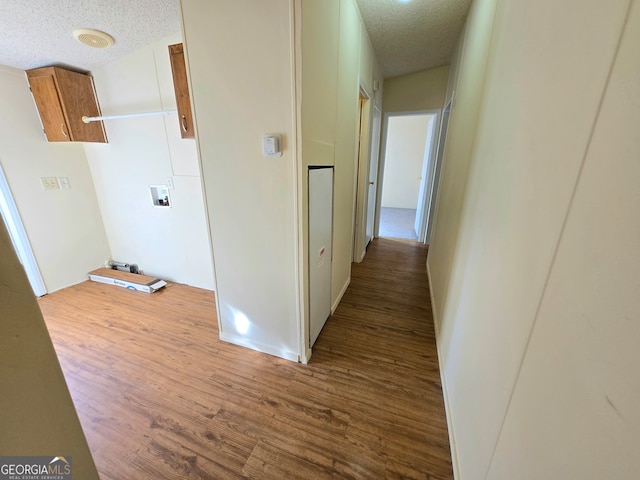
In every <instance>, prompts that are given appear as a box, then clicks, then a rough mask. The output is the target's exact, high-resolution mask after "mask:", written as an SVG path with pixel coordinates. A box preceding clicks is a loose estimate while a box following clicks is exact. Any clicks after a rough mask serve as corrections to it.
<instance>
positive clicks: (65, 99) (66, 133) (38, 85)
mask: <svg viewBox="0 0 640 480" xmlns="http://www.w3.org/2000/svg"><path fill="white" fill-rule="evenodd" d="M27 78H28V80H29V86H30V87H31V92H32V93H33V99H34V100H35V103H36V107H37V108H38V112H39V113H40V118H41V119H42V126H43V127H44V132H45V135H46V136H47V140H49V141H50V142H101V143H106V142H107V135H106V132H105V130H104V124H103V123H102V122H91V123H84V122H83V121H82V117H83V116H87V117H97V116H100V107H99V106H98V99H97V97H96V93H95V88H94V86H93V78H91V77H90V76H88V75H84V74H82V73H77V72H72V71H70V70H65V69H63V68H58V67H43V68H36V69H34V70H28V71H27Z"/></svg>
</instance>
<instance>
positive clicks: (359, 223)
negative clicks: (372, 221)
mask: <svg viewBox="0 0 640 480" xmlns="http://www.w3.org/2000/svg"><path fill="white" fill-rule="evenodd" d="M361 100H365V102H364V105H363V104H362V102H361ZM372 100H374V98H373V97H372V96H371V94H370V92H369V89H368V88H367V85H366V83H365V82H364V80H363V78H362V77H361V76H358V113H359V116H358V129H357V137H356V139H357V141H356V150H355V152H354V153H355V155H356V156H355V165H354V192H353V193H354V194H353V238H352V247H351V259H352V261H354V262H355V263H360V262H361V261H362V259H363V258H364V256H365V254H366V253H367V248H366V245H365V244H364V243H365V242H364V239H365V237H366V235H367V232H366V225H367V202H368V194H367V193H368V185H369V165H370V163H371V123H372V122H371V120H372V115H371V112H372V110H373V108H372V105H375V102H372ZM363 120H364V121H366V124H364V122H363ZM363 147H364V148H365V151H364V157H363V152H362V150H363ZM374 218H375V216H374Z"/></svg>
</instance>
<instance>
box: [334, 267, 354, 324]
mask: <svg viewBox="0 0 640 480" xmlns="http://www.w3.org/2000/svg"><path fill="white" fill-rule="evenodd" d="M350 283H351V275H349V278H347V282H346V283H345V284H344V286H343V287H342V290H340V293H339V294H338V298H337V299H336V301H335V302H333V305H331V315H333V313H334V312H335V311H336V308H338V305H340V302H341V301H342V297H344V294H345V293H346V292H347V288H349V284H350Z"/></svg>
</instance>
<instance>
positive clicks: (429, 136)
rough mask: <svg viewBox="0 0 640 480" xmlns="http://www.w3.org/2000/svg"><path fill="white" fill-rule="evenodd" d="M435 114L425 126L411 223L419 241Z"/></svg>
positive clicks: (423, 223) (425, 207) (423, 226)
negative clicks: (418, 182) (425, 131)
mask: <svg viewBox="0 0 640 480" xmlns="http://www.w3.org/2000/svg"><path fill="white" fill-rule="evenodd" d="M435 119H436V116H435V115H431V119H430V120H429V125H428V126H427V137H426V139H425V144H424V159H423V160H422V170H421V172H420V190H419V192H418V203H417V205H416V219H415V222H414V224H413V229H414V230H415V232H416V237H418V240H419V241H421V242H422V241H424V238H423V237H424V235H425V233H426V229H427V218H426V216H427V210H428V208H429V206H428V205H427V202H428V200H429V197H430V194H429V193H430V192H429V191H430V182H429V180H430V178H429V177H430V175H429V172H430V171H431V169H432V165H431V157H432V145H433V131H434V124H435V123H436V122H435Z"/></svg>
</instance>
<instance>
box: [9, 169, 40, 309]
mask: <svg viewBox="0 0 640 480" xmlns="http://www.w3.org/2000/svg"><path fill="white" fill-rule="evenodd" d="M0 214H1V216H2V218H3V219H4V223H5V225H6V227H7V231H8V232H9V237H11V242H12V243H13V246H14V248H15V250H16V253H17V255H18V258H19V259H20V263H22V266H23V267H24V270H25V272H26V274H27V278H28V279H29V283H30V284H31V288H32V289H33V293H34V294H35V296H36V297H42V296H43V295H46V294H47V288H46V287H45V284H44V280H43V279H42V275H41V274H40V269H39V268H38V263H37V262H36V257H35V255H34V254H33V250H32V249H31V243H29V238H28V237H27V232H26V230H25V229H24V225H23V224H22V219H21V218H20V213H19V212H18V206H17V205H16V202H15V200H14V199H13V195H11V189H10V188H9V183H8V182H7V177H6V176H5V174H4V170H3V169H2V165H0Z"/></svg>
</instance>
